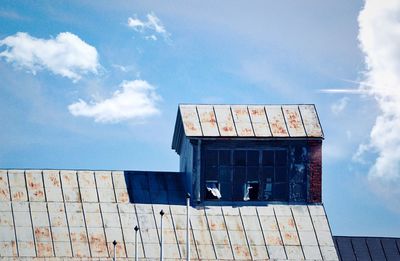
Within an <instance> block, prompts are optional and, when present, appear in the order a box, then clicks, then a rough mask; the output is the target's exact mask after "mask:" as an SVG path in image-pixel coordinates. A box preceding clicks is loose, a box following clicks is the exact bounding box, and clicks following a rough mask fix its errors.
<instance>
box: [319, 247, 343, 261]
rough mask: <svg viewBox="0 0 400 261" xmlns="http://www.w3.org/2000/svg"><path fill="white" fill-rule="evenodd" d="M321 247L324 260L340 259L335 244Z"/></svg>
mask: <svg viewBox="0 0 400 261" xmlns="http://www.w3.org/2000/svg"><path fill="white" fill-rule="evenodd" d="M319 248H320V249H321V254H322V258H323V259H324V260H339V258H338V255H337V253H336V249H335V247H334V246H320V247H319Z"/></svg>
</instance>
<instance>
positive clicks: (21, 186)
mask: <svg viewBox="0 0 400 261" xmlns="http://www.w3.org/2000/svg"><path fill="white" fill-rule="evenodd" d="M8 179H9V182H10V190H11V193H10V194H11V200H12V201H28V193H27V190H26V184H25V174H24V171H23V170H9V171H8Z"/></svg>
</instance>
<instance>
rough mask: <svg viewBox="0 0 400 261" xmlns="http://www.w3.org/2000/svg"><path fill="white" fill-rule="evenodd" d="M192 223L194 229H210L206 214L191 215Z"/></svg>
mask: <svg viewBox="0 0 400 261" xmlns="http://www.w3.org/2000/svg"><path fill="white" fill-rule="evenodd" d="M190 223H191V225H192V228H193V229H208V225H207V220H206V218H205V216H191V217H190Z"/></svg>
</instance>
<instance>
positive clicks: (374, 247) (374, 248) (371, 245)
mask: <svg viewBox="0 0 400 261" xmlns="http://www.w3.org/2000/svg"><path fill="white" fill-rule="evenodd" d="M366 240H367V245H368V249H369V252H370V254H371V257H372V260H385V259H386V258H385V253H384V252H383V248H382V245H381V241H380V239H379V238H367V239H366Z"/></svg>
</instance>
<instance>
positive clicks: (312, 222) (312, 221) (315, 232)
mask: <svg viewBox="0 0 400 261" xmlns="http://www.w3.org/2000/svg"><path fill="white" fill-rule="evenodd" d="M307 211H308V215H310V219H311V225H312V227H313V232H314V235H315V238H316V239H317V244H318V248H319V252H320V254H321V257H322V260H324V256H323V255H322V251H321V245H320V243H319V239H318V235H317V230H315V226H314V219H313V217H312V215H311V211H310V208H309V207H308V206H307ZM324 213H325V211H324ZM328 225H329V224H328ZM331 235H332V234H331Z"/></svg>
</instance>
